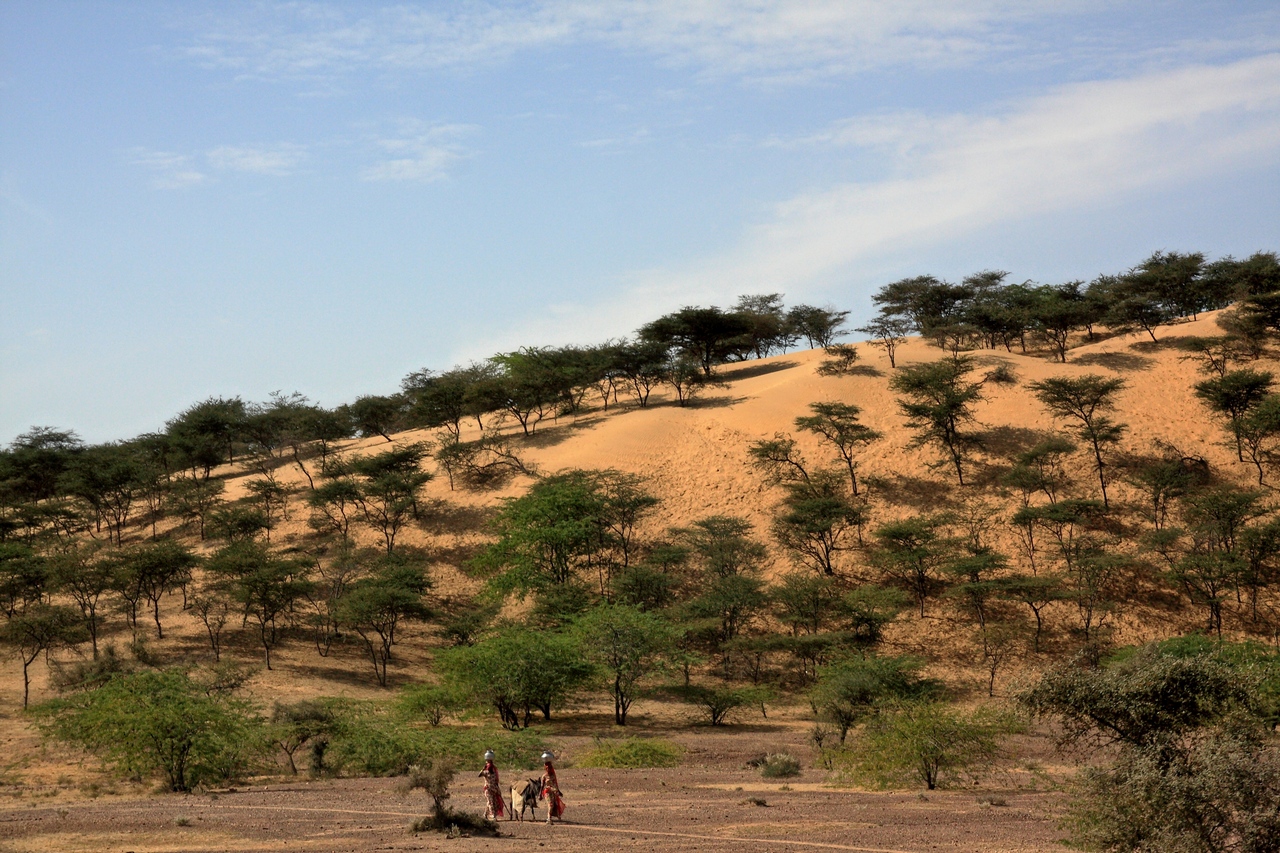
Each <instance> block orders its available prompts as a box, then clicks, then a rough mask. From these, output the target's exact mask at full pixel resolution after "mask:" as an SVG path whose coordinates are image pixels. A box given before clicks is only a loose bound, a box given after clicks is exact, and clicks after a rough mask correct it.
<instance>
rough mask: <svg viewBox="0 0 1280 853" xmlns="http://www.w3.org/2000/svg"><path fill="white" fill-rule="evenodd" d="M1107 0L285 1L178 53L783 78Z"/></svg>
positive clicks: (300, 69)
mask: <svg viewBox="0 0 1280 853" xmlns="http://www.w3.org/2000/svg"><path fill="white" fill-rule="evenodd" d="M1103 7H1105V4H1104V3H1102V2H1101V0H970V2H964V3H939V2H933V0H792V2H768V0H746V2H744V0H614V2H599V1H598V0H546V2H541V3H532V4H527V5H525V4H521V5H501V4H485V3H471V4H465V5H448V4H443V5H434V4H433V5H428V6H394V7H390V8H383V9H380V10H376V11H373V12H366V13H352V12H350V10H349V8H348V7H336V6H330V5H324V4H319V3H288V4H277V5H274V6H265V7H261V9H262V10H263V11H262V13H261V14H260V15H258V16H255V17H253V18H252V20H246V19H243V18H242V19H240V20H237V21H234V22H231V21H222V22H220V23H218V24H215V25H213V26H209V27H206V28H205V30H204V32H202V33H201V34H200V35H199V36H197V37H196V40H195V42H194V43H193V44H192V45H190V46H189V47H188V48H187V51H186V53H187V56H188V57H190V58H192V59H194V60H195V61H197V62H200V63H202V64H205V65H208V66H211V67H221V68H228V69H232V70H235V71H237V72H239V73H241V74H247V75H255V76H317V75H325V74H333V73H342V72H345V71H350V70H352V69H356V68H361V67H375V68H383V69H414V68H419V69H420V68H438V67H444V66H451V65H463V64H472V63H478V62H491V61H494V60H500V59H503V58H506V57H508V56H511V55H512V54H514V53H517V52H519V51H522V50H530V49H540V48H548V47H554V46H559V45H564V44H570V43H584V42H585V43H598V44H605V45H608V46H611V47H614V48H617V49H621V50H624V51H639V52H643V53H647V54H650V55H653V56H656V57H658V58H660V59H662V60H663V61H665V62H668V63H672V64H678V65H688V66H693V67H696V68H699V69H701V70H704V71H707V72H710V73H713V74H739V75H746V76H753V77H765V78H773V79H789V78H796V77H810V76H814V75H829V74H839V73H848V72H854V71H860V70H865V69H868V68H875V67H882V66H906V65H914V66H928V67H938V66H950V65H956V64H963V63H970V62H973V61H976V60H978V59H982V58H990V57H991V56H993V55H998V54H1004V53H1007V52H1009V51H1010V50H1012V49H1014V48H1015V47H1016V46H1018V45H1019V44H1021V43H1022V42H1023V39H1022V37H1021V36H1019V35H1018V28H1019V27H1021V26H1023V25H1025V24H1026V23H1027V22H1029V21H1041V22H1043V21H1045V20H1050V21H1052V20H1057V19H1059V18H1061V17H1063V16H1066V15H1070V14H1075V13H1079V12H1082V11H1090V10H1096V9H1099V8H1103Z"/></svg>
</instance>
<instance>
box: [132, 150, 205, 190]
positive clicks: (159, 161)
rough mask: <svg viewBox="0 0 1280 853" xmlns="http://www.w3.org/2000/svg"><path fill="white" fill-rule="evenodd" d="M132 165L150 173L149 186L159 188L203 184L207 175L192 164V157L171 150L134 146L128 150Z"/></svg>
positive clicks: (179, 187) (171, 188) (165, 188)
mask: <svg viewBox="0 0 1280 853" xmlns="http://www.w3.org/2000/svg"><path fill="white" fill-rule="evenodd" d="M130 155H131V160H132V162H133V164H134V165H136V166H141V167H143V168H144V169H146V170H147V171H149V172H150V173H151V186H153V187H155V188H156V189H161V190H176V189H182V188H184V187H193V186H196V185H198V184H203V183H204V182H205V181H207V180H208V179H209V176H208V175H207V174H205V173H204V172H201V171H200V170H199V169H197V168H195V167H194V166H193V165H192V159H193V158H192V157H191V156H189V155H186V154H175V153H174V152H172V151H151V150H148V149H146V148H134V149H132V150H131V151H130Z"/></svg>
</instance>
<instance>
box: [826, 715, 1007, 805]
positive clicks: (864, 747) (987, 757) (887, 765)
mask: <svg viewBox="0 0 1280 853" xmlns="http://www.w3.org/2000/svg"><path fill="white" fill-rule="evenodd" d="M1020 727H1021V723H1020V722H1019V721H1018V720H1017V719H1016V718H1015V717H1012V716H1010V715H1007V714H998V713H995V712H992V711H988V710H986V709H979V710H977V711H974V712H973V713H968V714H966V713H964V712H961V711H957V710H954V709H952V708H950V707H948V706H947V705H945V704H943V703H941V702H918V703H906V704H903V705H901V706H899V707H896V708H886V709H883V710H881V711H880V712H879V713H877V714H876V715H874V716H873V717H871V719H870V720H869V721H868V722H867V724H866V726H865V728H864V730H863V731H862V732H861V737H859V739H858V743H857V744H856V746H855V747H854V749H852V750H850V751H848V752H845V753H844V758H845V761H844V762H842V764H843V768H842V775H847V776H851V777H852V778H854V779H857V780H859V781H862V782H869V783H871V784H874V785H878V786H880V787H889V786H891V785H906V784H912V783H921V782H923V783H924V786H925V788H927V789H929V790H931V791H932V790H933V789H934V788H936V787H938V785H939V784H940V783H941V782H942V781H944V778H945V776H946V775H948V774H953V775H954V774H958V773H963V772H965V771H967V770H970V769H974V768H982V767H985V766H987V765H989V764H990V763H991V762H992V761H993V760H994V759H995V757H996V755H997V754H998V747H997V738H998V737H999V736H1000V735H1003V734H1010V733H1012V732H1015V731H1018V730H1019V729H1020Z"/></svg>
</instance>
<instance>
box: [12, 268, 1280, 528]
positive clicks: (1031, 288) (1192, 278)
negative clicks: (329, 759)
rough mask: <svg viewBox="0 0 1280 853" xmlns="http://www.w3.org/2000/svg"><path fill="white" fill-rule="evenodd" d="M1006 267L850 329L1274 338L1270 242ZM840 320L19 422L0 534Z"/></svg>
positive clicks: (688, 320) (1063, 346)
mask: <svg viewBox="0 0 1280 853" xmlns="http://www.w3.org/2000/svg"><path fill="white" fill-rule="evenodd" d="M1008 275H1009V274H1008V273H1005V272H999V271H984V272H980V273H976V274H974V275H971V276H968V277H967V278H965V279H964V280H963V281H962V282H960V283H959V284H954V283H951V282H947V281H943V280H941V279H938V278H935V277H934V276H928V275H926V276H919V277H915V278H907V279H902V280H900V281H895V282H892V283H890V284H887V285H885V286H884V287H882V288H881V289H880V290H879V291H878V292H877V293H876V294H875V296H874V297H873V301H874V302H875V304H876V305H877V306H879V309H880V310H879V313H878V314H877V315H876V316H875V317H874V318H873V319H872V320H871V321H870V322H869V323H867V324H866V325H865V326H862V327H861V328H859V329H858V330H857V331H859V332H862V333H864V334H866V335H868V336H869V337H870V338H872V339H873V342H874V343H875V344H876V345H880V346H883V347H885V348H886V349H887V350H888V352H889V356H890V360H891V362H892V360H893V357H894V350H895V348H896V346H897V344H898V343H900V342H901V341H902V340H903V339H905V338H906V337H907V336H909V335H913V334H919V335H923V336H925V337H927V338H930V339H932V340H933V341H935V342H937V343H938V344H939V345H940V346H942V347H944V348H946V349H949V350H951V351H952V352H959V351H960V350H966V349H974V348H978V347H988V348H995V347H1000V346H1002V347H1004V348H1006V349H1009V350H1012V348H1013V346H1014V345H1015V344H1016V345H1017V346H1018V347H1019V348H1020V349H1022V350H1023V351H1025V350H1026V349H1027V347H1028V344H1029V343H1031V344H1035V345H1047V346H1048V347H1049V348H1050V349H1052V351H1053V352H1054V353H1055V354H1056V355H1057V357H1058V358H1060V359H1061V360H1064V361H1065V360H1066V357H1067V350H1068V349H1069V347H1070V345H1071V342H1072V341H1073V340H1074V339H1075V338H1077V337H1078V336H1080V335H1084V336H1086V337H1088V338H1092V337H1093V336H1094V335H1095V333H1096V330H1097V328H1098V327H1099V326H1101V327H1105V328H1106V329H1108V330H1109V331H1111V332H1126V331H1134V330H1142V331H1145V332H1146V333H1148V334H1149V335H1151V337H1152V338H1153V339H1154V338H1155V332H1156V329H1157V328H1158V327H1159V326H1161V325H1164V324H1167V323H1170V322H1172V321H1174V320H1176V319H1178V318H1182V317H1192V318H1194V317H1196V316H1198V315H1199V314H1200V313H1201V312H1203V311H1209V310H1214V309H1218V308H1223V307H1226V306H1227V305H1229V304H1231V303H1233V302H1238V303H1239V309H1238V310H1237V311H1236V312H1233V314H1232V315H1231V316H1230V317H1229V318H1227V319H1226V320H1225V321H1224V322H1225V323H1226V327H1225V328H1226V329H1227V331H1228V332H1229V333H1230V336H1231V337H1232V339H1233V340H1235V341H1238V342H1240V344H1241V345H1243V346H1247V345H1249V343H1250V342H1251V341H1259V340H1261V339H1262V337H1263V336H1265V334H1266V333H1267V331H1268V330H1273V331H1280V261H1278V260H1277V257H1276V254H1275V253H1273V252H1258V253H1256V254H1254V255H1252V256H1250V257H1248V258H1246V259H1244V260H1236V259H1234V258H1231V257H1226V258H1222V259H1219V260H1216V261H1212V262H1206V260H1205V257H1204V255H1203V254H1201V253H1190V254H1179V253H1175V252H1167V253H1166V252H1157V253H1155V254H1153V255H1152V256H1151V257H1149V258H1148V259H1147V260H1145V261H1143V262H1142V263H1140V264H1138V265H1137V266H1135V267H1134V268H1133V269H1131V270H1129V271H1127V272H1124V273H1121V274H1117V275H1104V276H1099V277H1098V278H1096V279H1094V280H1093V281H1092V282H1090V283H1088V284H1085V283H1084V282H1081V281H1071V282H1067V283H1065V284H1033V283H1030V282H1023V283H1009V282H1008V281H1007V279H1008ZM848 316H849V312H848V311H843V310H837V309H835V308H833V307H830V306H828V307H816V306H812V305H795V306H791V307H787V306H785V305H784V304H783V300H782V295H781V294H776V293H774V294H760V295H748V296H742V297H740V298H739V299H738V301H737V303H736V304H735V305H734V306H733V307H732V308H730V309H722V308H718V307H715V306H711V307H697V306H687V307H684V308H681V309H680V310H679V311H675V312H673V313H670V314H667V315H664V316H662V317H659V318H658V319H656V320H653V321H652V322H650V323H647V324H645V325H644V326H642V327H641V328H640V329H638V330H637V332H636V333H635V335H634V336H633V337H631V338H625V339H622V340H618V341H608V342H605V343H602V344H597V345H594V346H564V347H524V348H521V349H519V350H516V351H514V352H507V353H500V354H498V355H495V356H492V357H491V358H489V359H486V360H484V361H479V362H473V363H471V364H468V365H462V366H457V367H453V368H451V369H449V370H445V371H439V372H437V371H433V370H427V369H424V370H420V371H415V372H414V373H411V374H409V375H408V376H406V377H405V378H404V380H403V381H402V383H401V390H400V392H399V393H397V394H391V395H365V396H362V397H359V398H357V399H356V400H355V401H353V402H351V403H348V404H344V405H342V406H338V407H337V408H334V409H328V408H325V407H322V406H319V405H316V404H314V403H312V402H311V401H309V400H308V399H307V398H306V397H304V396H302V395H300V394H297V393H294V394H290V395H285V394H273V395H271V398H270V399H269V400H267V401H266V402H263V403H253V402H245V401H243V400H242V399H240V398H239V397H231V398H223V397H213V398H210V399H208V400H204V401H202V402H199V403H196V404H194V405H192V406H191V407H190V408H188V409H186V410H185V411H183V412H181V413H179V414H178V415H176V416H175V417H173V418H172V419H170V420H169V421H168V422H167V424H166V425H165V428H164V430H162V431H159V432H155V433H148V434H145V435H142V436H139V437H137V438H134V439H130V440H127V441H120V442H109V443H105V444H99V445H93V446H86V445H85V444H84V443H83V442H81V441H80V439H79V438H78V437H77V436H76V434H75V433H74V432H73V431H70V430H63V429H56V428H52V427H33V428H32V429H30V430H29V431H27V432H26V433H24V434H22V435H20V436H18V437H17V438H16V439H15V440H14V441H13V442H12V443H11V444H10V445H9V446H8V447H7V448H6V449H5V450H3V451H0V539H3V538H5V537H6V536H10V535H13V534H14V533H15V532H16V531H18V530H21V529H24V528H25V529H27V530H30V529H31V528H32V527H36V528H44V527H46V526H47V525H50V524H56V523H57V519H49V518H44V517H43V516H44V515H45V514H47V513H49V512H53V513H55V514H56V513H57V512H59V511H60V510H58V509H57V505H50V506H47V507H46V506H41V502H42V501H47V500H49V499H51V498H54V497H71V498H76V499H78V501H79V502H81V503H82V505H84V506H87V507H89V509H90V514H91V515H92V516H94V517H95V518H96V521H95V525H96V526H97V527H98V528H99V529H102V528H104V527H105V528H106V529H108V530H110V529H112V528H117V529H118V528H119V527H120V526H123V524H124V523H125V521H126V520H127V519H128V518H129V516H130V514H131V512H133V511H135V510H136V509H137V508H138V506H139V505H141V504H143V503H145V502H146V501H147V500H148V498H147V495H148V494H149V493H151V491H153V490H155V491H156V493H157V495H158V494H159V489H160V487H159V486H156V485H155V484H156V483H165V484H168V483H169V482H170V481H171V480H172V478H173V477H174V476H175V475H178V474H180V473H183V472H187V473H189V474H190V476H191V479H193V480H207V479H208V478H209V476H210V474H211V472H212V470H213V468H215V467H216V466H218V465H220V464H224V463H229V462H234V461H235V460H236V458H237V456H238V455H239V456H259V457H272V456H274V457H277V458H283V457H285V456H286V455H289V456H292V457H293V459H294V460H295V461H298V462H299V464H300V465H301V457H302V455H303V454H304V451H305V454H306V455H317V454H318V455H319V456H320V457H321V461H322V464H323V462H324V460H325V459H326V458H327V454H328V451H329V448H330V446H331V445H332V443H333V442H335V441H339V440H342V439H345V438H349V437H352V436H355V435H360V436H364V437H370V436H382V437H384V438H387V439H388V441H389V440H390V436H391V434H392V433H394V432H396V431H399V430H404V429H412V428H428V429H443V430H447V432H448V433H449V434H450V435H452V437H453V439H454V441H455V442H458V443H459V444H461V433H462V428H463V424H464V423H466V422H468V421H469V420H474V421H475V423H476V424H477V425H478V426H479V427H480V429H481V431H482V432H484V431H485V430H486V428H487V427H492V426H493V425H494V423H495V422H496V421H498V420H506V419H513V420H515V421H516V422H517V423H519V425H520V427H521V429H522V431H523V433H524V434H525V435H528V434H530V433H532V432H533V431H535V430H536V428H537V425H538V424H539V423H540V422H541V421H542V420H543V419H545V418H548V417H553V418H554V417H559V416H561V415H566V414H575V413H577V412H579V411H580V410H581V409H582V407H583V405H584V403H585V402H586V401H595V400H598V401H599V403H600V405H601V407H602V408H604V409H608V408H609V406H610V405H617V404H619V403H620V402H621V401H622V399H624V398H630V399H631V400H633V401H634V403H635V404H636V405H637V406H640V407H644V406H646V405H648V402H649V398H650V394H651V392H652V391H654V390H655V389H657V388H660V387H666V388H670V389H671V391H672V396H673V397H674V399H675V401H676V402H677V404H678V405H681V406H683V405H687V404H688V403H689V401H690V400H691V399H693V398H694V397H695V395H697V394H698V393H699V392H700V391H701V390H703V389H704V388H706V387H707V386H708V385H712V384H714V382H715V376H714V370H715V367H716V366H717V365H720V364H724V363H728V362H735V361H743V360H747V359H750V358H753V357H754V358H764V357H767V356H769V355H773V354H775V353H780V352H786V351H787V350H788V349H790V348H792V347H794V346H797V345H798V344H799V343H800V342H801V341H803V342H804V343H805V345H807V346H808V347H810V348H812V347H819V346H821V347H831V346H832V345H833V344H834V342H835V341H836V340H837V339H838V338H840V337H841V336H843V335H845V334H847V332H848V330H847V329H846V326H845V322H846V319H847V318H848ZM486 419H488V420H489V423H488V424H486ZM303 470H304V471H306V470H307V469H306V468H305V467H303ZM308 476H310V474H308ZM155 499H156V500H159V497H158V496H157V497H156V498H155ZM37 516H38V517H37Z"/></svg>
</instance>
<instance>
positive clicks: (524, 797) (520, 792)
mask: <svg viewBox="0 0 1280 853" xmlns="http://www.w3.org/2000/svg"><path fill="white" fill-rule="evenodd" d="M539 790H540V788H539V787H538V782H537V780H536V779H526V780H525V782H524V784H523V785H512V786H511V802H510V803H509V808H508V809H507V820H512V819H519V820H521V821H523V820H524V810H525V809H526V808H527V809H529V810H530V812H531V813H532V814H533V819H534V820H537V819H538V792H539ZM517 803H518V804H519V805H520V810H519V811H518V812H517V811H516V804H517Z"/></svg>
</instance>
